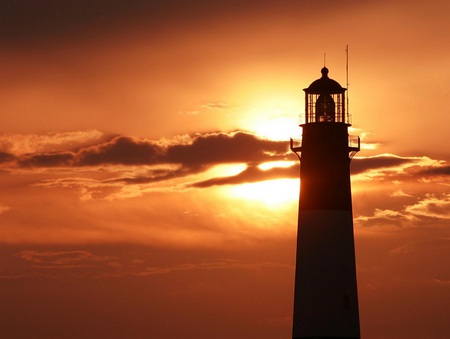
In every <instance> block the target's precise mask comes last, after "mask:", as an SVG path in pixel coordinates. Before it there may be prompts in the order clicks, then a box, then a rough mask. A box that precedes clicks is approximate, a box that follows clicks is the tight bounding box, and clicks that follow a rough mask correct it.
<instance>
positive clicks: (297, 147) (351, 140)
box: [290, 135, 361, 157]
mask: <svg viewBox="0 0 450 339" xmlns="http://www.w3.org/2000/svg"><path fill="white" fill-rule="evenodd" d="M360 147H361V140H360V138H359V136H356V135H349V136H348V150H349V152H351V157H353V156H354V155H355V154H356V153H358V152H359V150H360ZM290 148H291V151H293V152H296V153H297V152H301V151H302V138H301V137H297V138H291V140H290Z"/></svg>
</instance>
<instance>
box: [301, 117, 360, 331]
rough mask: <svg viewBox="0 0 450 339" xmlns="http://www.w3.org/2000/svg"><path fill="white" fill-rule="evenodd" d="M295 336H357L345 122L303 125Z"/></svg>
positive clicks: (356, 304) (348, 161)
mask: <svg viewBox="0 0 450 339" xmlns="http://www.w3.org/2000/svg"><path fill="white" fill-rule="evenodd" d="M300 177H301V184H300V185H301V186H300V202H299V217H298V235H297V237H298V238H297V265H296V275H295V281H296V283H295V298H294V326H293V338H359V316H358V296H357V285H356V268H355V250H354V239H353V219H352V204H351V188H350V158H349V147H348V134H347V125H346V124H343V123H340V124H329V123H324V124H319V123H318V124H309V125H304V126H303V142H302V147H301V171H300Z"/></svg>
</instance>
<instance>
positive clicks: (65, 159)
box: [19, 152, 75, 167]
mask: <svg viewBox="0 0 450 339" xmlns="http://www.w3.org/2000/svg"><path fill="white" fill-rule="evenodd" d="M74 158H75V154H74V153H72V152H58V153H45V154H34V155H26V156H23V157H21V158H20V159H19V166H20V167H57V166H67V165H68V164H70V163H72V162H73V160H74Z"/></svg>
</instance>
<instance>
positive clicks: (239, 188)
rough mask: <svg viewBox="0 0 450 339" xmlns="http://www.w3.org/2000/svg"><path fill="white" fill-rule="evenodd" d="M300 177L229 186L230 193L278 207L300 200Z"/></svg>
mask: <svg viewBox="0 0 450 339" xmlns="http://www.w3.org/2000/svg"><path fill="white" fill-rule="evenodd" d="M299 187H300V186H299V180H298V179H274V180H266V181H259V182H255V183H245V184H241V185H236V186H232V187H229V188H227V191H228V194H229V195H230V196H232V197H235V198H237V199H244V200H246V201H251V202H255V203H259V204H263V205H265V206H266V207H271V208H278V207H280V206H282V205H284V204H288V203H292V202H295V201H297V200H298V196H299Z"/></svg>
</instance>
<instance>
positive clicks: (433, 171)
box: [419, 166, 450, 176]
mask: <svg viewBox="0 0 450 339" xmlns="http://www.w3.org/2000/svg"><path fill="white" fill-rule="evenodd" d="M419 174H426V175H436V176H440V175H450V166H443V167H432V168H427V169H425V170H423V171H421V172H419Z"/></svg>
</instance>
